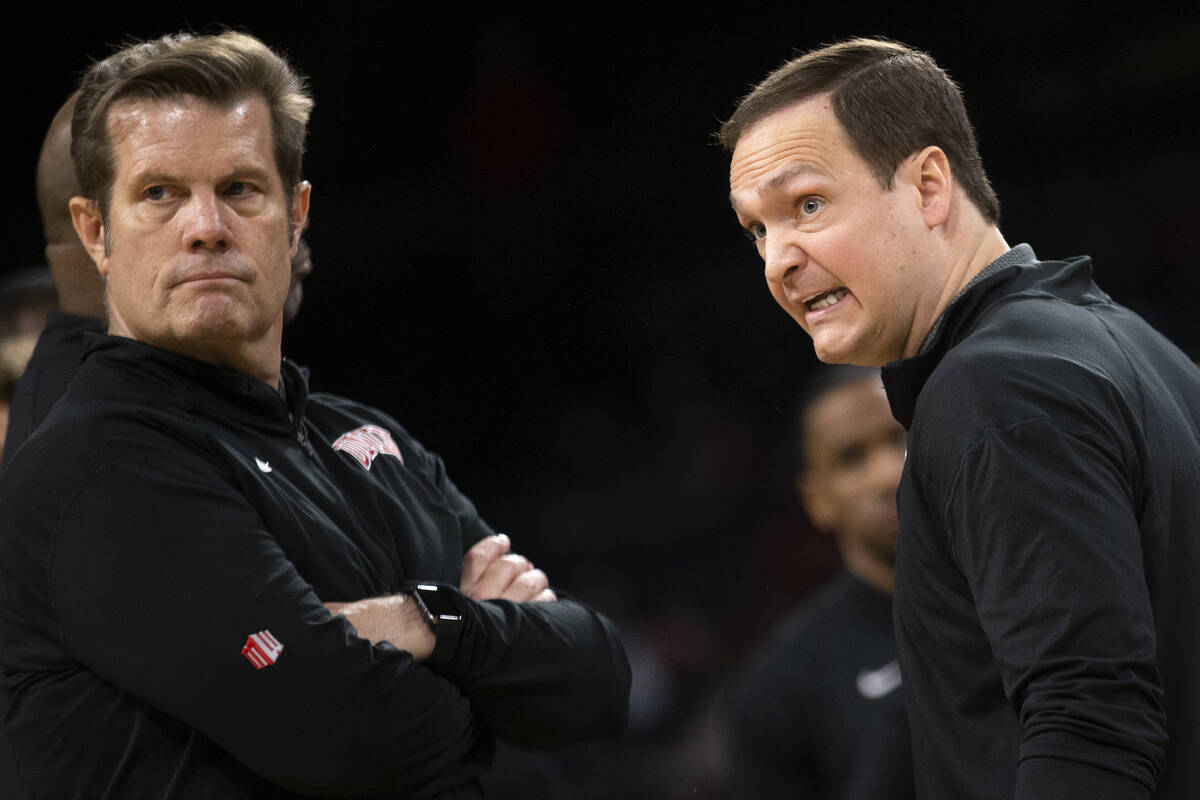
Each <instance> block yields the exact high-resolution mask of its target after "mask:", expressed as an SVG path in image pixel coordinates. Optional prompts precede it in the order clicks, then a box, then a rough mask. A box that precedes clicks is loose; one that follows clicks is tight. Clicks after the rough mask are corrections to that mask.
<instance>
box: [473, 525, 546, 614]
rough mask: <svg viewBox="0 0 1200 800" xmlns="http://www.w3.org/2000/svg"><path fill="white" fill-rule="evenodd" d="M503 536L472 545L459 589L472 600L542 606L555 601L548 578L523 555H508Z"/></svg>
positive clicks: (498, 535) (505, 538)
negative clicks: (508, 601) (504, 601)
mask: <svg viewBox="0 0 1200 800" xmlns="http://www.w3.org/2000/svg"><path fill="white" fill-rule="evenodd" d="M511 547H512V542H511V541H509V538H508V537H507V536H505V535H504V534H503V533H501V534H497V535H495V536H488V537H487V538H484V539H480V540H479V541H478V542H476V543H475V544H474V545H473V546H472V547H471V549H470V550H468V551H467V553H466V555H464V556H463V569H462V581H461V582H460V583H459V590H460V591H461V592H462V593H463V594H465V595H466V596H467V597H470V598H471V599H472V600H512V601H513V602H515V603H546V602H549V601H551V600H557V599H558V595H556V594H555V593H554V590H552V589H551V588H550V579H549V578H548V577H547V576H546V573H544V572H542V571H541V570H540V569H535V568H534V566H533V564H531V563H530V562H529V559H527V558H525V556H522V555H517V554H516V553H510V552H509V548H511Z"/></svg>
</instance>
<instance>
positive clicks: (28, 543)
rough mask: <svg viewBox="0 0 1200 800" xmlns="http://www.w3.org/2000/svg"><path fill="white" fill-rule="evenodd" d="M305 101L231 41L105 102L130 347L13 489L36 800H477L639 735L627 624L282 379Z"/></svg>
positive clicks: (90, 127) (84, 209) (103, 178)
mask: <svg viewBox="0 0 1200 800" xmlns="http://www.w3.org/2000/svg"><path fill="white" fill-rule="evenodd" d="M302 85H303V81H302V80H300V79H299V76H297V75H296V74H295V73H294V72H293V71H292V69H291V68H290V67H289V66H288V65H287V64H286V62H285V61H283V59H282V58H280V57H279V56H278V55H276V54H275V53H273V52H272V51H271V50H270V49H269V48H267V47H266V46H265V45H263V44H262V43H261V42H258V41H257V40H256V39H253V38H252V37H249V36H247V35H245V34H234V33H226V34H219V35H214V36H195V37H193V36H190V35H180V36H172V37H164V38H162V39H158V40H155V41H153V42H148V43H143V44H139V45H132V46H130V47H128V48H126V49H124V50H122V51H119V52H118V53H117V54H115V55H114V56H113V57H111V58H110V59H108V60H105V61H103V62H100V63H99V64H97V65H95V66H94V67H93V68H92V69H91V70H90V71H89V73H88V75H87V76H85V78H84V80H83V83H82V86H81V92H80V97H79V100H78V102H77V104H76V111H75V123H74V125H75V131H76V145H77V146H76V147H75V148H74V151H75V157H76V158H77V159H78V161H79V172H80V179H81V184H82V194H81V196H78V197H75V198H73V199H72V200H71V202H70V207H71V211H72V214H73V218H74V224H75V229H76V231H77V233H78V235H79V238H80V240H81V241H82V242H83V245H84V247H85V249H86V250H87V251H88V253H89V255H90V256H91V258H92V260H93V261H94V262H95V264H96V266H97V268H98V270H99V272H100V274H101V275H103V276H104V279H105V287H106V299H107V316H108V335H107V336H95V337H94V338H93V339H92V340H91V341H90V342H89V343H88V345H87V351H86V360H85V362H84V364H83V366H82V367H81V368H80V370H79V372H78V374H77V375H76V377H75V379H74V381H73V382H72V384H71V386H70V388H68V390H67V392H66V394H65V395H64V396H63V398H62V399H61V400H59V402H58V403H57V404H56V405H55V406H54V409H53V410H52V411H51V412H50V414H49V416H48V417H47V419H46V420H45V421H44V422H43V423H42V425H41V426H39V427H38V429H37V430H36V431H35V432H34V433H33V435H32V436H31V437H30V438H29V439H28V440H27V441H26V442H25V444H24V445H23V446H22V447H21V448H20V450H18V451H17V452H16V453H15V454H14V456H13V458H12V460H11V461H10V462H9V463H8V464H7V465H6V467H5V469H4V472H3V476H2V477H0V585H2V586H3V590H4V602H3V604H2V605H0V667H2V671H0V689H2V698H3V701H4V704H5V709H4V712H5V713H4V715H3V721H4V726H5V732H6V734H7V737H8V739H9V740H10V742H11V743H12V745H13V748H14V750H15V755H16V761H17V769H18V773H19V774H20V776H21V779H22V781H23V782H24V783H25V785H26V788H27V789H28V790H34V791H35V794H36V795H38V796H41V795H46V796H53V797H88V798H93V797H104V798H126V797H151V796H152V797H156V798H159V797H161V798H186V797H197V798H199V797H221V798H251V797H254V798H258V797H268V796H269V797H279V798H283V797H299V796H328V797H437V798H479V797H482V789H481V785H480V781H479V776H480V774H481V773H482V772H483V771H484V770H485V769H486V768H487V766H488V764H489V763H490V761H491V758H492V753H493V750H494V740H495V738H497V737H499V738H501V739H503V740H505V741H507V742H510V743H512V744H515V745H517V746H521V747H527V748H538V749H544V748H550V747H556V746H562V745H566V744H571V743H575V742H580V741H584V740H587V739H591V738H596V737H601V736H608V735H612V734H615V733H616V732H618V731H619V730H620V728H621V727H622V725H623V724H624V720H625V716H626V713H627V702H628V692H629V680H630V675H629V665H628V661H627V659H626V657H625V653H624V650H623V648H622V646H621V643H620V641H619V639H618V637H617V635H616V633H615V630H614V629H613V627H612V625H611V624H610V623H609V622H608V621H607V620H605V619H604V618H603V617H601V616H600V615H599V614H597V613H595V612H593V611H591V610H590V609H588V608H587V607H586V606H584V605H582V604H580V603H577V602H574V601H570V600H564V599H559V598H558V596H557V593H556V592H555V591H554V590H553V589H551V588H550V587H549V579H548V578H547V576H546V575H545V573H543V572H542V571H541V570H538V569H535V568H534V567H533V565H532V564H531V563H530V562H529V561H528V559H525V558H523V557H521V556H519V555H517V554H515V553H512V552H511V551H510V542H509V540H508V538H507V537H506V536H504V535H502V534H496V533H495V532H494V531H492V529H491V528H490V527H489V526H488V525H487V524H486V523H485V522H484V521H483V520H482V519H481V518H480V516H479V514H478V513H477V512H476V510H475V507H474V505H473V504H472V503H471V501H470V500H469V499H468V498H467V497H465V496H464V495H463V494H462V493H461V492H460V491H459V490H458V489H457V488H456V487H455V486H454V484H453V483H452V482H451V481H450V479H449V478H448V477H447V475H446V471H445V467H444V465H443V464H442V462H441V460H440V459H439V458H438V457H437V456H436V455H434V454H433V453H431V452H429V451H428V450H426V449H425V448H424V447H422V445H421V444H420V443H419V442H417V441H416V440H415V439H414V438H413V437H412V436H410V435H409V434H408V432H407V431H406V430H405V429H404V428H403V427H402V426H400V425H399V424H398V423H397V422H396V421H395V420H394V419H392V418H391V417H390V416H388V415H387V414H385V413H383V412H381V411H379V410H377V409H373V408H370V407H367V406H364V405H362V404H359V403H355V402H353V401H351V400H347V399H345V398H340V397H334V396H331V395H324V394H320V393H312V392H310V391H309V387H308V378H307V372H306V371H305V370H302V369H300V368H299V367H297V366H296V365H295V364H293V363H291V362H290V361H287V360H285V359H283V358H282V352H281V348H282V345H281V330H282V327H283V321H284V307H285V298H286V297H287V295H288V292H289V286H290V284H291V282H292V272H293V270H292V261H293V259H294V257H295V255H296V252H297V247H298V242H299V237H300V233H301V231H302V230H303V228H304V224H305V221H306V219H307V213H308V206H309V196H310V188H309V186H308V184H307V183H306V182H304V181H302V180H301V179H300V175H301V172H300V155H301V153H302V149H303V119H306V117H307V109H308V106H309V105H310V103H309V101H308V100H307V97H306V95H304V93H303V91H302V90H301V89H300V88H298V87H302ZM289 120H291V121H290V122H289ZM297 120H299V127H298V128H297V126H296V125H294V124H292V123H293V122H296V121H297ZM281 131H282V133H281Z"/></svg>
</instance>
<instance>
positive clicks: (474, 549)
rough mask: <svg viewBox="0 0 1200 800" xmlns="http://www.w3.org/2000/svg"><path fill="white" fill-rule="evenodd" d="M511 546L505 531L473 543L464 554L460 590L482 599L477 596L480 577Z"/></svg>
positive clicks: (469, 595)
mask: <svg viewBox="0 0 1200 800" xmlns="http://www.w3.org/2000/svg"><path fill="white" fill-rule="evenodd" d="M510 547H512V542H510V541H509V539H508V537H507V536H505V535H504V534H503V533H498V534H496V535H495V536H487V537H485V538H483V539H480V540H479V541H478V542H476V543H475V544H474V545H472V546H471V549H470V550H468V551H467V552H466V555H464V556H463V568H462V580H460V581H459V584H458V588H459V590H460V591H461V592H462V593H463V594H465V595H467V596H468V597H474V598H475V599H476V600H478V599H481V598H478V597H475V591H476V586H477V585H478V584H479V579H480V578H481V577H483V574H484V572H485V571H486V570H487V568H488V566H489V565H490V564H491V563H492V562H494V561H495V560H496V559H498V558H501V557H502V556H504V554H505V553H507V552H508V549H509V548H510Z"/></svg>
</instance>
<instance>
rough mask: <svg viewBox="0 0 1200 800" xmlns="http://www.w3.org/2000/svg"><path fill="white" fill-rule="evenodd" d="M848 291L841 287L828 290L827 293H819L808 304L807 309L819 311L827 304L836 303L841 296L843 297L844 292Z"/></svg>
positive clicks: (826, 306) (827, 305)
mask: <svg viewBox="0 0 1200 800" xmlns="http://www.w3.org/2000/svg"><path fill="white" fill-rule="evenodd" d="M848 291H850V290H849V289H847V288H845V287H842V288H841V289H838V290H837V291H834V292H830V293H829V294H825V295H821V296H820V297H818V298H817V299H816V300H813V301H812V302H811V303H809V304H808V309H809V311H819V310H820V309H822V308H828V307H829V306H831V305H833V304H834V303H836V302H837V301H838V300H841V299H842V298H843V297H845V296H846V292H848Z"/></svg>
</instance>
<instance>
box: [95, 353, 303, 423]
mask: <svg viewBox="0 0 1200 800" xmlns="http://www.w3.org/2000/svg"><path fill="white" fill-rule="evenodd" d="M84 360H85V361H87V362H94V363H97V364H101V365H108V366H110V367H115V368H117V369H119V370H120V371H121V372H122V374H123V375H125V376H128V377H129V379H131V380H137V381H140V382H142V383H145V384H151V385H153V386H154V387H155V389H156V390H157V391H160V392H162V393H164V394H165V395H167V396H168V397H169V398H170V399H171V401H172V402H173V403H174V404H175V405H176V406H177V407H179V408H183V409H185V410H188V411H192V412H194V413H201V414H208V415H227V414H229V413H230V411H231V410H236V412H240V413H239V414H238V415H239V416H240V417H242V418H243V419H242V421H243V422H252V421H257V422H259V423H264V422H266V423H272V422H275V423H280V422H281V423H287V424H289V426H290V423H291V420H292V419H296V420H298V419H300V418H301V417H302V416H303V414H304V409H305V407H306V405H307V403H308V393H309V389H308V370H307V369H305V368H303V367H300V366H298V365H297V364H295V363H294V362H292V361H289V360H288V359H286V358H285V359H284V360H283V361H282V363H281V364H280V378H279V379H280V383H281V386H282V388H283V391H282V392H279V391H276V390H275V389H273V388H272V387H271V386H270V385H268V384H266V383H263V382H262V381H260V380H257V379H255V378H251V377H249V376H248V375H245V374H243V373H241V372H238V371H236V370H232V369H228V368H225V367H218V366H214V365H212V364H208V363H205V362H203V361H197V360H195V359H193V358H188V357H187V356H182V355H179V354H178V353H173V352H171V351H169V350H164V349H162V348H160V347H155V346H153V345H149V344H146V343H145V342H139V341H137V340H134V339H127V338H125V337H123V336H110V335H107V334H101V333H89V334H87V335H86V336H85V337H84Z"/></svg>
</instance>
